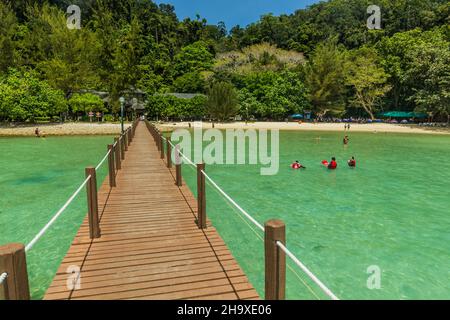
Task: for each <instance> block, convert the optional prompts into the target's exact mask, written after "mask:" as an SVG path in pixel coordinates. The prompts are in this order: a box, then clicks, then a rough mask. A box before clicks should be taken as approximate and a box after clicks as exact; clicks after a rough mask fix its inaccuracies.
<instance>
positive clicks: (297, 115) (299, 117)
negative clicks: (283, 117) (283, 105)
mask: <svg viewBox="0 0 450 320" xmlns="http://www.w3.org/2000/svg"><path fill="white" fill-rule="evenodd" d="M290 118H292V119H303V115H302V114H293V115H291V116H290Z"/></svg>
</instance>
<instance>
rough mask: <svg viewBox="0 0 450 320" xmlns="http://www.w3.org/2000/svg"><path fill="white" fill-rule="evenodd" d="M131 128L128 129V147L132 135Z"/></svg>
mask: <svg viewBox="0 0 450 320" xmlns="http://www.w3.org/2000/svg"><path fill="white" fill-rule="evenodd" d="M131 130H132V129H131V128H130V129H128V145H130V144H131V139H132V134H131Z"/></svg>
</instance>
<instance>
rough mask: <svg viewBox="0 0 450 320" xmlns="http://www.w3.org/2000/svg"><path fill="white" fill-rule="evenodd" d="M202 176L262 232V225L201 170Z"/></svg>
mask: <svg viewBox="0 0 450 320" xmlns="http://www.w3.org/2000/svg"><path fill="white" fill-rule="evenodd" d="M202 174H203V175H204V176H205V178H206V179H208V181H209V182H210V183H211V184H212V185H213V186H214V187H215V188H216V189H217V190H218V191H219V192H220V193H221V194H222V195H223V196H224V197H225V198H226V199H227V200H228V201H230V202H231V203H232V204H233V205H234V206H235V207H236V208H237V209H238V210H239V211H240V212H241V213H242V214H243V215H244V216H246V217H247V218H248V219H249V220H250V221H251V222H253V224H254V225H255V226H257V227H258V228H259V229H260V230H261V231H262V232H264V227H263V225H262V224H260V223H259V222H258V221H256V220H255V219H254V218H253V217H252V216H251V215H250V214H248V213H247V211H245V210H244V209H242V208H241V206H240V205H238V204H237V203H236V201H234V200H233V199H232V198H231V197H230V196H229V195H228V194H226V193H225V191H223V190H222V188H221V187H219V186H218V185H217V183H215V182H214V180H213V179H211V178H210V177H209V176H208V175H207V174H206V172H205V171H203V170H202Z"/></svg>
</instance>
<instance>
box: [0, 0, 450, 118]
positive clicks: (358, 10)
mask: <svg viewBox="0 0 450 320" xmlns="http://www.w3.org/2000/svg"><path fill="white" fill-rule="evenodd" d="M377 2H378V3H377V4H378V5H379V6H380V7H381V13H382V29H381V30H368V28H367V25H366V21H367V18H368V17H369V14H368V13H367V7H368V6H369V5H370V4H374V3H373V1H366V0H348V1H345V0H331V1H328V2H320V3H318V4H315V5H313V6H311V7H309V8H307V9H304V10H299V11H297V12H296V13H295V14H293V15H283V16H278V17H277V16H273V15H270V14H268V15H265V16H262V17H261V19H260V20H259V21H257V22H255V23H253V24H251V25H249V26H247V27H240V26H228V27H230V30H231V31H230V32H228V31H227V27H226V26H225V25H224V24H223V23H220V24H219V25H217V26H216V25H210V24H208V22H207V21H206V20H205V19H203V18H201V17H197V18H196V19H185V20H182V21H180V20H179V19H178V18H177V16H176V14H175V8H174V7H173V6H171V5H156V4H154V3H153V2H152V1H150V0H122V1H113V0H98V1H94V0H90V1H88V0H85V1H81V0H78V1H76V0H59V1H57V0H53V1H46V2H43V1H37V0H2V2H0V52H1V54H0V119H3V120H5V121H34V120H36V119H38V118H42V117H55V116H60V115H62V114H64V115H73V114H77V113H80V112H81V113H85V112H89V111H103V112H106V113H111V114H117V111H118V108H119V102H118V98H119V97H120V96H121V95H127V96H132V95H133V92H135V91H136V90H139V91H143V92H145V93H146V97H147V99H146V100H147V101H148V105H147V111H148V113H149V115H150V116H158V117H167V118H172V119H180V118H182V119H190V118H196V119H199V118H213V119H220V120H227V119H222V115H219V114H217V112H216V111H215V110H217V109H218V108H215V107H214V106H212V102H213V101H217V98H218V97H217V96H214V94H218V92H221V94H230V95H232V96H234V97H235V98H236V99H230V101H235V105H230V106H229V108H230V111H231V112H226V113H224V114H226V116H227V117H230V116H232V115H234V114H240V115H241V116H242V117H244V118H250V117H255V118H259V119H284V118H286V117H287V116H289V115H291V114H294V113H301V112H303V111H304V110H312V111H313V112H314V113H315V114H316V115H326V114H328V115H333V116H362V117H376V115H377V113H378V112H380V111H388V110H401V111H413V110H414V111H418V112H430V115H432V116H434V117H438V118H443V119H448V114H449V112H450V107H449V106H450V28H449V22H450V17H449V12H450V5H449V3H448V1H446V0H432V1H421V0H409V1H406V0H397V1H394V0H380V1H377ZM72 4H76V5H78V6H79V7H80V8H81V29H73V30H71V29H69V28H68V27H67V18H68V16H69V14H67V13H66V10H67V7H68V6H69V5H72ZM212 88H214V90H213V89H212ZM221 88H222V89H221ZM85 90H96V91H107V92H109V100H108V101H109V104H108V105H107V106H106V108H107V110H105V109H104V108H105V106H104V105H103V103H102V101H101V100H100V98H99V97H98V96H95V95H92V94H85V93H83V92H85ZM168 92H178V93H199V94H203V95H204V96H201V95H200V96H197V97H196V98H195V99H194V100H192V99H191V100H187V99H180V98H176V97H174V96H170V95H164V93H168Z"/></svg>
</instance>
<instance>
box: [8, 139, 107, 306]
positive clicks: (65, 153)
mask: <svg viewBox="0 0 450 320" xmlns="http://www.w3.org/2000/svg"><path fill="white" fill-rule="evenodd" d="M112 140H113V139H112V137H108V136H101V137H98V136H96V137H49V138H44V139H37V138H0V168H1V174H0V194H1V196H0V245H1V244H5V243H10V242H20V243H24V244H27V243H28V242H29V241H30V240H31V239H33V237H34V236H35V235H36V234H37V233H38V232H39V231H40V230H41V229H42V227H44V226H45V225H46V224H47V222H48V221H49V220H50V219H51V218H52V216H53V215H54V214H55V213H56V212H57V211H58V210H59V209H60V208H61V206H62V205H63V204H64V203H65V202H66V201H67V199H68V198H69V197H70V196H71V195H72V194H73V192H75V191H76V189H77V188H78V187H79V185H80V184H81V183H82V182H83V181H84V179H85V174H84V168H85V167H87V166H96V165H97V164H98V162H99V161H100V160H101V159H102V158H103V156H104V155H105V154H106V145H107V144H108V143H111V142H112ZM105 176H106V168H105V167H103V168H101V169H100V170H99V173H98V184H100V183H101V182H102V181H103V180H104V178H105ZM86 212H87V208H86V191H85V190H83V191H82V192H81V193H80V195H79V196H78V197H77V198H76V200H75V201H74V202H73V203H72V204H71V205H70V206H69V207H68V209H67V210H66V211H65V212H64V213H63V214H62V215H61V216H60V218H59V219H58V220H57V221H56V222H55V224H54V225H53V226H52V227H51V228H50V229H49V230H48V232H47V233H46V234H45V235H44V236H43V237H42V238H41V239H40V241H39V242H38V243H37V244H36V245H35V246H34V247H33V248H32V250H30V251H29V252H28V254H27V262H28V272H29V276H30V286H31V294H32V298H33V299H40V298H42V296H43V294H44V293H45V290H46V289H47V287H48V286H49V284H50V283H51V280H52V279H53V277H54V275H55V272H56V270H57V269H58V266H59V264H60V262H61V261H62V259H63V257H64V255H65V253H66V252H67V250H68V248H69V247H70V244H71V242H72V240H73V238H74V236H75V235H76V233H77V230H78V229H79V226H80V225H81V222H82V220H83V218H84V217H85V215H86Z"/></svg>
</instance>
